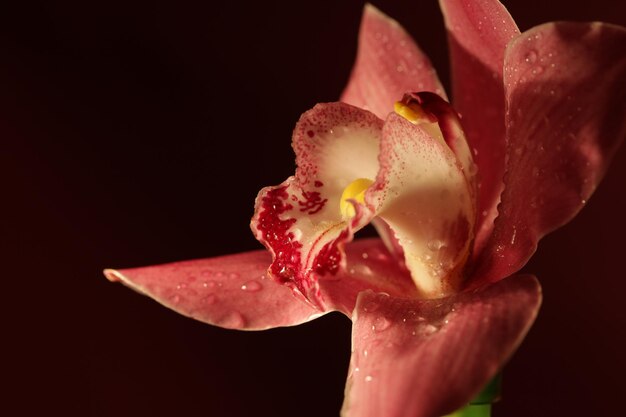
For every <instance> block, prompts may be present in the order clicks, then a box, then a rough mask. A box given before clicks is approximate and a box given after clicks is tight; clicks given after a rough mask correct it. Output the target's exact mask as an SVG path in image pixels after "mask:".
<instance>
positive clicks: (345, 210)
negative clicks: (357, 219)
mask: <svg viewBox="0 0 626 417" xmlns="http://www.w3.org/2000/svg"><path fill="white" fill-rule="evenodd" d="M373 182H374V181H372V180H369V179H367V178H357V179H356V180H354V181H352V182H351V183H350V184H348V186H347V187H346V188H344V190H343V193H341V200H340V201H339V210H340V211H341V216H342V217H343V219H344V220H348V219H351V218H353V217H354V216H355V215H356V210H355V209H354V204H353V203H352V201H356V202H357V203H361V204H364V203H365V191H367V188H368V187H369V186H370V185H372V183H373Z"/></svg>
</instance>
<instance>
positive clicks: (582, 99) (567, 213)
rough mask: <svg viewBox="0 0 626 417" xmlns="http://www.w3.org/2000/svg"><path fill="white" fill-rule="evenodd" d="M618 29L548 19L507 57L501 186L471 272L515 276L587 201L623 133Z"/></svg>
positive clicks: (622, 32) (624, 41) (625, 68)
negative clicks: (495, 213) (496, 210)
mask: <svg viewBox="0 0 626 417" xmlns="http://www.w3.org/2000/svg"><path fill="white" fill-rule="evenodd" d="M624 45H626V29H624V28H621V27H618V26H613V25H607V24H602V23H549V24H545V25H541V26H538V27H536V28H534V29H531V30H529V31H528V32H525V33H524V34H523V35H522V36H521V37H519V38H518V39H516V40H515V41H513V42H512V43H511V45H510V47H509V49H508V50H507V55H506V58H505V64H506V65H505V74H504V75H505V82H506V98H507V104H508V113H507V133H508V141H509V144H508V148H507V153H508V156H507V157H508V164H507V174H506V177H505V183H506V188H505V191H504V194H503V195H502V205H501V207H500V217H499V218H498V219H497V220H496V224H495V230H494V234H493V236H492V238H491V240H490V241H489V246H488V247H487V248H486V251H485V252H484V253H483V254H482V258H481V261H482V264H481V265H480V270H479V273H478V275H479V276H480V280H481V281H489V280H490V281H494V280H497V279H500V278H502V277H505V276H508V275H510V274H511V273H513V272H514V271H517V270H519V269H520V268H521V267H522V266H523V265H524V264H525V263H526V261H527V260H528V259H529V258H530V256H531V255H532V254H533V253H534V251H535V250H536V247H537V242H538V240H539V239H541V238H542V237H543V236H544V235H546V234H547V233H549V232H551V231H553V230H554V229H556V228H558V227H560V226H562V225H563V224H565V223H566V222H568V221H569V220H570V219H572V217H574V216H575V215H576V213H578V211H579V210H580V209H581V208H582V207H583V206H584V205H585V202H586V201H587V200H588V199H589V197H590V196H591V194H592V193H593V191H594V190H595V188H596V186H597V185H598V183H599V182H600V180H601V179H602V177H603V175H604V173H605V171H606V169H607V167H608V165H609V162H610V160H611V158H612V156H613V154H614V153H615V151H616V149H617V147H618V146H619V144H620V143H621V141H622V140H623V139H624V136H625V135H626V117H625V116H626V82H625V80H626V49H625V48H624Z"/></svg>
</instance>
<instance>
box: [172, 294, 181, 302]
mask: <svg viewBox="0 0 626 417" xmlns="http://www.w3.org/2000/svg"><path fill="white" fill-rule="evenodd" d="M179 302H180V296H179V295H175V296H173V297H172V303H174V304H178V303H179Z"/></svg>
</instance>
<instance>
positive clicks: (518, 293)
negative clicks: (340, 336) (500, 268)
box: [342, 276, 541, 417]
mask: <svg viewBox="0 0 626 417" xmlns="http://www.w3.org/2000/svg"><path fill="white" fill-rule="evenodd" d="M540 303H541V290H540V287H539V283H538V282H537V280H536V279H535V278H534V277H532V276H517V277H512V278H509V279H507V280H504V281H501V282H499V283H497V284H494V285H492V286H488V287H485V288H481V289H480V290H478V291H474V292H466V293H461V294H457V295H455V296H452V297H449V298H446V299H439V300H421V301H420V300H408V299H400V298H395V297H390V296H387V295H383V294H375V293H373V292H364V293H362V294H361V295H360V296H359V299H358V302H357V306H356V310H355V313H354V316H353V320H354V326H353V333H352V346H353V352H352V359H351V362H350V371H349V376H348V381H347V386H346V398H345V402H344V405H343V410H342V416H343V417H370V416H371V417H380V416H385V417H406V416H411V417H433V416H441V415H444V414H447V413H449V412H452V411H454V410H455V409H456V408H458V407H461V406H463V405H465V404H467V403H468V402H469V401H470V400H471V399H472V397H474V396H475V395H476V394H477V393H478V392H479V391H480V389H482V387H483V386H484V385H485V384H486V383H487V381H489V380H490V379H491V378H492V377H493V375H494V374H495V373H496V372H497V371H498V370H499V369H500V368H501V367H502V365H503V363H504V362H506V361H507V360H508V358H509V357H510V356H511V354H512V353H513V352H514V351H515V349H516V348H517V346H518V345H519V343H520V342H521V341H522V339H523V337H524V335H525V334H526V332H527V331H528V329H529V328H530V326H531V324H532V323H533V321H534V319H535V317H536V315H537V311H538V309H539V305H540Z"/></svg>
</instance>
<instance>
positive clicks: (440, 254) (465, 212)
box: [367, 114, 474, 298]
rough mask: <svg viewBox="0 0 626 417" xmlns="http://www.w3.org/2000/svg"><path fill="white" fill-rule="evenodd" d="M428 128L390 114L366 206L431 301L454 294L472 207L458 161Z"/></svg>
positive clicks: (468, 236)
mask: <svg viewBox="0 0 626 417" xmlns="http://www.w3.org/2000/svg"><path fill="white" fill-rule="evenodd" d="M429 125H432V124H431V123H424V124H420V125H415V124H413V123H411V122H409V121H408V120H406V119H404V118H403V117H400V116H398V115H397V114H390V115H389V117H388V118H387V120H386V121H385V125H384V127H383V140H382V146H381V153H380V164H381V170H380V172H379V174H378V177H377V178H376V182H375V183H374V184H373V185H372V187H371V188H370V190H369V191H368V194H367V202H368V204H370V205H372V206H373V207H374V211H375V212H376V213H377V214H378V216H380V217H381V218H382V219H383V220H385V221H386V222H387V223H388V224H389V226H390V227H391V228H392V229H393V231H394V232H395V235H396V237H397V238H398V243H399V244H400V245H401V246H402V248H403V250H404V254H405V264H406V266H407V267H408V268H409V270H410V271H411V275H412V277H413V280H414V281H415V283H416V285H417V287H418V289H419V290H420V292H421V294H422V296H425V297H430V298H432V297H439V296H441V295H442V294H447V293H449V292H451V291H454V290H455V289H456V285H457V284H458V282H455V281H454V280H455V277H460V268H461V267H462V266H463V264H464V262H465V259H466V256H467V253H468V251H469V244H470V242H471V237H472V229H473V222H474V205H473V200H472V197H473V196H472V192H471V188H470V186H469V184H468V182H467V181H466V178H465V175H464V173H463V169H462V167H461V165H460V164H459V162H458V160H457V158H456V156H455V155H454V153H453V152H452V151H451V150H450V148H449V147H448V146H447V145H446V144H445V142H444V141H443V139H442V138H437V137H435V136H434V135H432V134H431V129H430V128H432V126H429ZM435 125H436V123H435Z"/></svg>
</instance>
